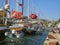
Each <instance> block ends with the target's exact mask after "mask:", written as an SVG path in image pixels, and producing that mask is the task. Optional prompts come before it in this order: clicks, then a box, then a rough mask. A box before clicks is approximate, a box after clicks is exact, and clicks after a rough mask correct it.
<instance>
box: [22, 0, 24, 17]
mask: <svg viewBox="0 0 60 45" xmlns="http://www.w3.org/2000/svg"><path fill="white" fill-rule="evenodd" d="M23 14H24V0H22V16H23Z"/></svg>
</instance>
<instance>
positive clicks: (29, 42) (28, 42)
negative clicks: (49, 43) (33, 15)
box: [0, 31, 48, 45]
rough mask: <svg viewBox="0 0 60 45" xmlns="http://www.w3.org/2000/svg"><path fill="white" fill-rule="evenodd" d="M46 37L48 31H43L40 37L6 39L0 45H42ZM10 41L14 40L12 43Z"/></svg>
mask: <svg viewBox="0 0 60 45" xmlns="http://www.w3.org/2000/svg"><path fill="white" fill-rule="evenodd" d="M47 35H48V31H44V32H43V33H42V35H40V34H39V35H33V36H24V37H22V38H20V39H17V38H8V37H7V38H6V39H5V41H3V42H1V43H0V45H43V43H44V40H45V38H46V37H47ZM10 40H14V42H13V43H12V42H10Z"/></svg>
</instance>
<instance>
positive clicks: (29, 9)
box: [28, 0, 30, 15]
mask: <svg viewBox="0 0 60 45" xmlns="http://www.w3.org/2000/svg"><path fill="white" fill-rule="evenodd" d="M28 15H30V0H28Z"/></svg>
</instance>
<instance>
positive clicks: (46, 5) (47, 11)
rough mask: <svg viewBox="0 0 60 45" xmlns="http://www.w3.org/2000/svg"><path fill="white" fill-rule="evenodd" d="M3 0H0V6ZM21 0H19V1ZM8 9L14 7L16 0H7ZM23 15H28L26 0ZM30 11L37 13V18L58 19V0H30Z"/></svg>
mask: <svg viewBox="0 0 60 45" xmlns="http://www.w3.org/2000/svg"><path fill="white" fill-rule="evenodd" d="M4 1H5V0H0V8H1V7H2V4H3V2H4ZM21 2H22V0H19V3H21ZM9 4H10V10H12V9H16V1H15V0H9ZM24 6H25V15H26V16H29V15H28V0H24ZM34 8H35V10H34ZM21 10H22V9H21V7H20V6H19V7H18V11H21ZM30 12H32V13H34V12H36V14H37V15H38V17H39V18H43V19H48V20H53V19H54V20H58V19H59V18H60V0H30Z"/></svg>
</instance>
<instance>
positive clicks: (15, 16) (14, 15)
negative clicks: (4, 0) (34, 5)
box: [12, 11, 22, 19]
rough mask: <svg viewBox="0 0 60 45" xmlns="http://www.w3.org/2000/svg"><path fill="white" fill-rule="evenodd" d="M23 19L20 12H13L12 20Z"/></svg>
mask: <svg viewBox="0 0 60 45" xmlns="http://www.w3.org/2000/svg"><path fill="white" fill-rule="evenodd" d="M21 17H22V12H18V11H12V18H17V19H18V18H21Z"/></svg>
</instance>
